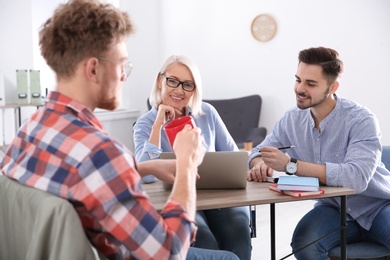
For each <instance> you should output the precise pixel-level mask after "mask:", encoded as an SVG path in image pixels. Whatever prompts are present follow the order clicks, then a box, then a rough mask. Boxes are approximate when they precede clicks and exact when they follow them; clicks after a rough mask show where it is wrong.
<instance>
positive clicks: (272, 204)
mask: <svg viewBox="0 0 390 260" xmlns="http://www.w3.org/2000/svg"><path fill="white" fill-rule="evenodd" d="M270 217H271V222H270V223H271V259H272V260H275V259H276V254H275V252H276V245H275V203H271V204H270Z"/></svg>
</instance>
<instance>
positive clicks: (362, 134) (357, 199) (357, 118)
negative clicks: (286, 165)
mask: <svg viewBox="0 0 390 260" xmlns="http://www.w3.org/2000/svg"><path fill="white" fill-rule="evenodd" d="M320 129H321V130H318V129H316V128H315V124H314V120H313V117H312V116H311V112H310V109H305V110H301V109H299V108H297V107H295V108H292V109H290V110H289V111H287V112H286V114H285V115H284V116H283V117H282V118H281V119H280V120H279V121H278V122H277V123H276V124H275V126H274V128H273V130H272V132H271V133H270V134H269V135H268V136H267V137H266V139H265V140H264V141H263V142H262V143H261V144H259V145H258V146H257V147H255V148H254V149H253V150H252V152H251V155H250V157H249V162H250V161H251V160H252V159H253V158H255V157H257V156H259V154H258V151H259V150H260V148H261V147H263V146H273V147H282V146H289V145H295V148H292V149H288V150H287V151H286V153H287V154H288V155H289V156H290V157H292V158H296V159H297V160H301V161H305V162H309V163H316V164H324V165H326V182H327V183H326V185H327V186H337V187H346V188H351V189H354V190H355V192H356V193H357V195H352V196H348V199H347V213H348V214H349V218H350V219H351V218H352V219H356V220H357V221H358V223H359V224H360V225H361V226H362V227H363V228H365V229H369V228H370V227H371V224H372V221H373V219H374V218H375V216H376V214H377V213H378V212H379V211H380V210H381V209H382V207H384V206H385V205H386V204H388V203H390V173H389V171H388V170H387V169H386V168H385V167H384V164H383V163H382V162H381V161H380V158H381V143H380V137H381V133H380V130H379V124H378V121H377V119H376V117H375V116H374V115H373V114H372V113H371V112H370V111H369V110H368V109H367V108H364V107H362V106H360V105H359V104H356V103H354V102H352V101H350V100H347V99H342V98H340V97H337V103H336V107H335V108H334V109H333V111H332V112H331V113H330V114H329V115H328V116H327V117H326V118H325V119H324V120H322V122H321V123H320ZM318 204H331V205H334V206H336V207H339V208H340V199H339V198H328V199H321V200H319V201H318Z"/></svg>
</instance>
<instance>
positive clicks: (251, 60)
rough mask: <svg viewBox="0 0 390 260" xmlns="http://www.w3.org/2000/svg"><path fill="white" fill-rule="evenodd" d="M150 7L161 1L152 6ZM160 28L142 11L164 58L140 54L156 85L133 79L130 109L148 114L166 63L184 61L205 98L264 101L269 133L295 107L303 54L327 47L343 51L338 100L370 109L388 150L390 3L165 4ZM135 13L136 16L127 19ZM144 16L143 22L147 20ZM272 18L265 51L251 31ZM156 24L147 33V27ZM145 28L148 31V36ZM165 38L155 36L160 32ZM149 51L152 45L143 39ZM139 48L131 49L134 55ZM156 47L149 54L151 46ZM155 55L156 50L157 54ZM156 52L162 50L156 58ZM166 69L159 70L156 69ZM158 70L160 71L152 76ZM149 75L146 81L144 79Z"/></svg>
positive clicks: (181, 0)
mask: <svg viewBox="0 0 390 260" xmlns="http://www.w3.org/2000/svg"><path fill="white" fill-rule="evenodd" d="M147 2H148V4H152V3H153V2H155V3H156V2H160V1H157V0H156V1H147ZM163 2H164V4H163V5H162V8H160V9H159V10H160V16H161V17H160V18H159V19H160V20H159V19H156V18H153V19H150V18H151V17H150V16H149V15H148V12H146V11H145V9H143V8H139V10H133V12H134V13H136V12H139V16H138V17H136V19H135V22H136V24H137V26H139V27H140V29H144V32H143V34H145V31H147V34H148V35H161V41H156V42H153V44H155V45H157V46H158V47H159V48H161V53H160V55H155V56H150V55H149V53H148V52H149V51H150V49H149V48H144V45H142V46H138V47H139V48H138V49H137V50H136V51H137V58H139V57H141V56H142V58H141V59H142V62H141V60H138V59H137V58H136V59H135V60H134V61H135V62H134V63H135V64H134V67H135V68H137V66H138V62H140V63H141V64H144V62H145V60H151V61H152V62H150V65H151V66H149V67H147V68H144V69H147V70H148V71H152V72H151V73H152V74H151V75H152V78H150V77H148V78H142V77H140V75H139V74H138V73H137V72H134V74H133V75H132V76H131V77H132V80H134V82H135V83H136V84H132V85H131V86H130V88H131V91H136V92H133V94H129V102H130V104H137V106H138V105H139V103H137V102H139V100H140V98H141V101H142V103H141V104H140V105H141V106H140V107H138V108H140V109H146V106H145V105H144V100H145V99H146V97H147V96H148V94H149V91H150V87H151V84H152V81H153V79H154V76H155V74H156V73H157V69H158V68H159V66H160V65H161V63H162V61H163V60H164V59H165V58H166V57H167V56H169V55H171V54H174V53H181V54H185V55H188V56H189V57H191V58H192V59H194V60H195V61H196V62H197V64H198V65H199V67H200V70H201V73H202V75H203V82H204V98H232V97H237V96H243V95H249V94H253V93H258V94H260V95H261V96H262V97H263V101H264V104H263V110H262V115H261V120H260V124H261V125H264V126H266V127H267V128H268V129H271V128H272V126H273V124H274V123H275V121H276V120H277V119H278V118H279V117H281V116H282V115H283V113H284V112H285V111H286V110H287V109H288V108H290V107H291V106H294V105H295V98H294V93H293V84H294V81H295V77H294V75H295V73H296V66H297V56H298V52H299V51H300V50H302V49H305V48H308V47H316V46H326V47H331V48H334V49H336V50H338V51H339V53H340V56H341V59H342V60H343V61H344V63H345V73H344V76H343V79H342V81H341V87H340V89H339V92H338V95H340V96H343V97H346V98H350V99H352V100H355V101H357V102H359V103H361V104H362V105H364V106H367V107H368V108H369V109H370V110H371V111H373V112H374V113H375V114H376V115H377V116H378V119H379V122H380V125H381V129H382V133H383V138H382V141H383V143H384V144H387V145H390V120H389V119H388V116H387V110H388V109H387V108H386V105H387V102H388V101H387V100H388V98H389V97H390V65H389V61H390V47H389V46H390V33H389V32H390V15H388V14H389V13H390V1H387V0H343V1H339V0H317V1H312V0H294V1H291V0H279V1H272V0H247V1H238V0H213V1H210V0H197V1H192V0H166V1H163ZM130 12H131V11H130ZM145 12H146V16H144V14H145ZM261 13H269V14H271V15H273V16H274V17H275V19H276V21H277V23H278V31H277V34H276V36H275V38H274V39H273V40H271V41H270V42H267V43H262V42H258V41H256V40H255V39H254V38H253V37H252V35H251V31H250V25H251V23H252V20H253V18H254V17H256V16H257V15H258V14H261ZM153 22H154V23H156V25H155V27H153V30H151V31H148V30H147V29H148V28H147V27H146V24H150V23H153ZM143 26H145V27H144V28H143ZM156 27H157V28H158V29H157V30H158V31H159V32H160V33H159V34H157V33H156V29H155V28H156ZM143 40H144V41H140V39H139V38H138V39H137V41H140V42H143V43H144V44H150V41H149V40H147V39H146V37H145V38H143ZM131 47H133V48H135V47H137V46H130V48H131ZM151 47H152V46H151ZM153 50H154V51H156V49H153ZM157 51H159V50H157ZM158 59H160V60H161V62H160V64H159V65H158V66H157V69H155V68H154V67H155V64H156V61H157V60H158ZM153 69H155V71H154V74H153ZM143 73H144V75H146V74H147V73H146V72H145V71H143Z"/></svg>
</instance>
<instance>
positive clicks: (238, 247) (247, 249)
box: [193, 206, 252, 260]
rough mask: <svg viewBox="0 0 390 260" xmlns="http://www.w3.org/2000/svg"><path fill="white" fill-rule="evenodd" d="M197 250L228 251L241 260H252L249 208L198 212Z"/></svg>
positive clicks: (195, 244) (195, 245) (196, 218)
mask: <svg viewBox="0 0 390 260" xmlns="http://www.w3.org/2000/svg"><path fill="white" fill-rule="evenodd" d="M195 221H196V223H197V225H198V232H197V235H196V241H195V243H194V244H193V246H194V247H197V248H207V249H214V250H227V251H231V252H233V253H235V254H236V255H237V256H238V257H239V259H241V260H250V259H251V251H252V245H251V237H250V229H249V207H247V206H245V207H234V208H224V209H212V210H203V211H197V213H196V217H195Z"/></svg>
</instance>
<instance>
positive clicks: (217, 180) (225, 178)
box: [160, 151, 248, 190]
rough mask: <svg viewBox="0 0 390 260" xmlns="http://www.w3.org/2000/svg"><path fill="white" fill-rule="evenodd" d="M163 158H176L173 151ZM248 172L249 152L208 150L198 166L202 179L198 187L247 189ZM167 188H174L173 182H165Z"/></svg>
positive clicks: (161, 156)
mask: <svg viewBox="0 0 390 260" xmlns="http://www.w3.org/2000/svg"><path fill="white" fill-rule="evenodd" d="M160 158H161V159H175V158H176V157H175V154H174V153H172V152H163V153H161V155H160ZM247 172H248V152H246V151H243V152H241V151H240V152H233V151H231V152H206V154H205V156H204V158H203V161H202V163H201V165H199V166H198V174H199V176H200V179H198V180H197V181H196V189H198V190H206V189H245V188H246V184H247ZM163 186H164V188H165V189H168V190H169V189H172V184H169V183H165V182H164V183H163Z"/></svg>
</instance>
